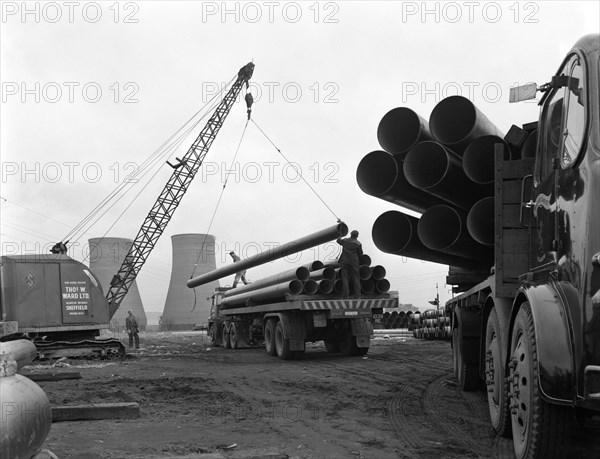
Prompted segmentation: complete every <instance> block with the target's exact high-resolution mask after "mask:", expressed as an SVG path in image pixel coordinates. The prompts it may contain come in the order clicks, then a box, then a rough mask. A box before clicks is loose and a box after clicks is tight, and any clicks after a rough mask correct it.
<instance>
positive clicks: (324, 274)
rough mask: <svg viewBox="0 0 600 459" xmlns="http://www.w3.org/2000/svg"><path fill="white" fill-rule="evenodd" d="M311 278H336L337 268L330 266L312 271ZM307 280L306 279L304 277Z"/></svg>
mask: <svg viewBox="0 0 600 459" xmlns="http://www.w3.org/2000/svg"><path fill="white" fill-rule="evenodd" d="M308 278H309V279H313V280H319V279H329V280H333V279H335V268H332V267H330V266H328V267H327V268H323V269H319V270H318V271H313V272H312V273H310V275H309V277H308ZM303 280H306V279H303Z"/></svg>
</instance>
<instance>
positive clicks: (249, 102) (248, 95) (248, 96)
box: [245, 92, 254, 119]
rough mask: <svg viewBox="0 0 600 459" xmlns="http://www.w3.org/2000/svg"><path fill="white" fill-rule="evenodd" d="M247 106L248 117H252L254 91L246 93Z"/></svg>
mask: <svg viewBox="0 0 600 459" xmlns="http://www.w3.org/2000/svg"><path fill="white" fill-rule="evenodd" d="M245 100H246V107H248V111H247V112H248V119H250V114H251V113H252V104H253V103H254V97H252V93H250V92H247V93H246V97H245Z"/></svg>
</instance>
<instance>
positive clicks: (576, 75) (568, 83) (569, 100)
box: [536, 55, 586, 182]
mask: <svg viewBox="0 0 600 459" xmlns="http://www.w3.org/2000/svg"><path fill="white" fill-rule="evenodd" d="M561 77H562V78H561ZM556 80H557V81H559V82H560V84H559V86H558V87H556V88H555V89H553V90H552V93H551V94H550V95H549V99H548V102H547V103H546V105H545V108H544V114H543V118H542V123H543V131H542V139H541V140H542V150H541V151H542V155H541V157H540V163H539V165H538V168H537V174H536V175H537V177H536V178H537V179H538V182H539V181H543V180H544V179H545V178H546V177H548V176H549V175H550V173H551V171H552V169H553V167H554V164H556V165H558V164H560V166H561V167H562V168H568V167H571V166H572V165H573V164H574V163H575V160H576V159H577V157H578V155H579V152H580V151H581V149H582V144H583V140H584V131H585V125H586V124H585V106H584V101H585V93H584V84H583V83H584V81H583V80H584V79H583V68H582V65H581V61H580V59H579V57H578V56H577V55H572V56H571V57H570V58H568V59H567V61H566V63H565V64H564V66H563V68H562V70H561V72H560V73H559V75H558V77H557V78H556Z"/></svg>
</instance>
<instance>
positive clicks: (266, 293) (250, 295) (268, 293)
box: [221, 262, 303, 309]
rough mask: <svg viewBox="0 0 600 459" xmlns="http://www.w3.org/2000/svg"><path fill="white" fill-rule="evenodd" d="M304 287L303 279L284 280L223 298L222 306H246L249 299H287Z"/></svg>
mask: <svg viewBox="0 0 600 459" xmlns="http://www.w3.org/2000/svg"><path fill="white" fill-rule="evenodd" d="M238 263H239V262H238ZM302 287H303V283H302V281H299V280H298V279H294V280H292V281H289V282H283V283H282V284H277V285H271V286H269V287H264V288H261V289H259V290H253V291H251V292H246V293H241V294H239V295H234V296H231V297H228V298H223V300H222V301H221V308H223V309H231V308H234V307H239V306H245V305H246V303H247V302H248V301H250V302H252V303H262V302H267V301H269V302H274V301H285V297H286V295H288V294H290V295H300V294H301V293H302Z"/></svg>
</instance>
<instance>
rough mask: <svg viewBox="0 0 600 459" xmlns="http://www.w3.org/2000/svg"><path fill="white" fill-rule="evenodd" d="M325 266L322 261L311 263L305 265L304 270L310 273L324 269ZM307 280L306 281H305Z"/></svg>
mask: <svg viewBox="0 0 600 459" xmlns="http://www.w3.org/2000/svg"><path fill="white" fill-rule="evenodd" d="M324 267H325V265H324V264H323V262H322V261H321V260H315V261H313V262H311V263H307V264H305V265H304V268H306V269H308V270H309V271H310V272H313V271H318V270H319V269H323V268H324ZM303 280H306V279H303Z"/></svg>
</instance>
